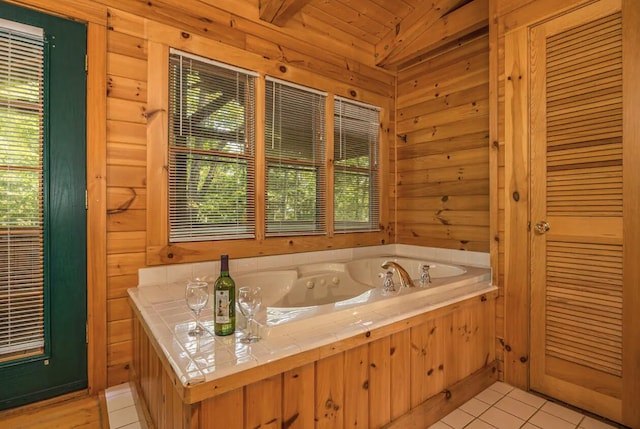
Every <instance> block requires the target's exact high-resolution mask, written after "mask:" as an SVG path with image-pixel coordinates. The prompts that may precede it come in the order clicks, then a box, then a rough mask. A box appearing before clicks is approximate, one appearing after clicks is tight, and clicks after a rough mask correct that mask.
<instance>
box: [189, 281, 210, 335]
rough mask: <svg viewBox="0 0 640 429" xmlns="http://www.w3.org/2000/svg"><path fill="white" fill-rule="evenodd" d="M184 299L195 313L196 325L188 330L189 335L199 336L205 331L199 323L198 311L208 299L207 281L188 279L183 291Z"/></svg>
mask: <svg viewBox="0 0 640 429" xmlns="http://www.w3.org/2000/svg"><path fill="white" fill-rule="evenodd" d="M184 300H185V301H186V303H187V306H188V307H189V308H190V309H191V311H193V313H194V314H195V315H196V326H195V327H194V328H193V329H192V330H190V331H189V336H191V337H199V336H201V335H203V334H204V333H205V330H204V328H203V327H202V326H201V325H200V312H201V311H202V309H203V308H204V307H205V306H206V305H207V301H209V285H208V283H207V282H201V281H193V280H189V281H188V282H187V288H186V289H185V292H184Z"/></svg>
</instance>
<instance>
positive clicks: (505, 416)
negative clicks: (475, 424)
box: [480, 407, 524, 429]
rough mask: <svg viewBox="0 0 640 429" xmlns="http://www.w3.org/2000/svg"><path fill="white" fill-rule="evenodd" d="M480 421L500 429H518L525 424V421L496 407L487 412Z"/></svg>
mask: <svg viewBox="0 0 640 429" xmlns="http://www.w3.org/2000/svg"><path fill="white" fill-rule="evenodd" d="M480 420H482V421H483V422H485V423H489V424H490V425H491V426H495V427H496V428H498V429H518V428H520V426H522V425H523V424H524V420H522V419H519V418H517V417H516V416H514V415H512V414H509V413H507V412H505V411H502V410H500V409H498V408H495V407H491V408H489V409H488V410H487V411H485V412H484V413H483V414H482V415H481V416H480Z"/></svg>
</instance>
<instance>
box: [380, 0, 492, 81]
mask: <svg viewBox="0 0 640 429" xmlns="http://www.w3.org/2000/svg"><path fill="white" fill-rule="evenodd" d="M488 25H489V0H474V1H472V2H471V3H468V4H466V5H464V6H462V7H461V8H460V9H456V10H455V11H453V12H451V13H450V14H448V15H446V16H443V17H442V18H440V19H439V20H437V21H436V22H435V23H434V24H433V25H432V26H431V28H429V31H426V32H424V33H422V35H420V36H418V37H417V38H416V39H415V40H414V41H413V42H411V43H409V44H404V45H403V46H402V47H399V49H397V50H395V51H394V52H392V53H391V55H389V56H388V57H387V59H386V61H385V65H386V66H387V67H389V68H405V67H406V66H407V65H410V64H409V63H410V62H411V61H412V60H419V59H420V56H421V55H424V54H426V53H428V52H431V51H433V50H435V49H438V48H441V47H443V46H445V45H447V44H449V43H452V42H454V41H455V40H458V39H460V38H462V37H464V36H467V35H469V34H471V33H474V32H475V31H478V30H480V29H482V28H484V27H487V26H488Z"/></svg>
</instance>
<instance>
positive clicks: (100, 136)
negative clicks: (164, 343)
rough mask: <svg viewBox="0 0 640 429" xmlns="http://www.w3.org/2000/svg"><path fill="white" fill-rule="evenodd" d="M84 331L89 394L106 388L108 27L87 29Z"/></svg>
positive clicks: (96, 26) (96, 25)
mask: <svg viewBox="0 0 640 429" xmlns="http://www.w3.org/2000/svg"><path fill="white" fill-rule="evenodd" d="M87 59H88V63H87V204H88V208H87V334H88V350H87V358H88V366H87V367H88V373H89V374H88V378H89V379H88V382H89V392H90V393H91V394H95V393H97V392H99V391H101V390H104V389H105V388H106V387H107V332H106V331H107V329H106V328H107V74H106V69H107V29H106V27H104V26H103V25H99V24H94V23H89V25H88V29H87Z"/></svg>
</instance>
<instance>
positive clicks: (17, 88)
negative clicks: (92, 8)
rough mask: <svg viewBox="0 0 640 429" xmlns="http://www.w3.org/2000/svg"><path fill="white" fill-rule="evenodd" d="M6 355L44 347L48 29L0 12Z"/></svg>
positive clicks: (0, 248) (0, 228) (0, 338)
mask: <svg viewBox="0 0 640 429" xmlns="http://www.w3.org/2000/svg"><path fill="white" fill-rule="evenodd" d="M0 58H2V61H1V64H2V65H1V66H0V148H1V150H0V360H3V359H5V358H6V357H7V356H11V355H28V354H33V353H37V352H40V351H41V350H42V349H43V347H44V248H43V247H44V224H43V198H44V197H43V185H42V183H43V167H42V156H43V141H44V140H43V138H44V131H43V127H44V124H43V115H44V101H43V97H44V72H43V67H44V33H43V31H42V29H39V28H35V27H30V26H27V25H23V24H17V23H14V22H10V21H5V20H2V19H0Z"/></svg>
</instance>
